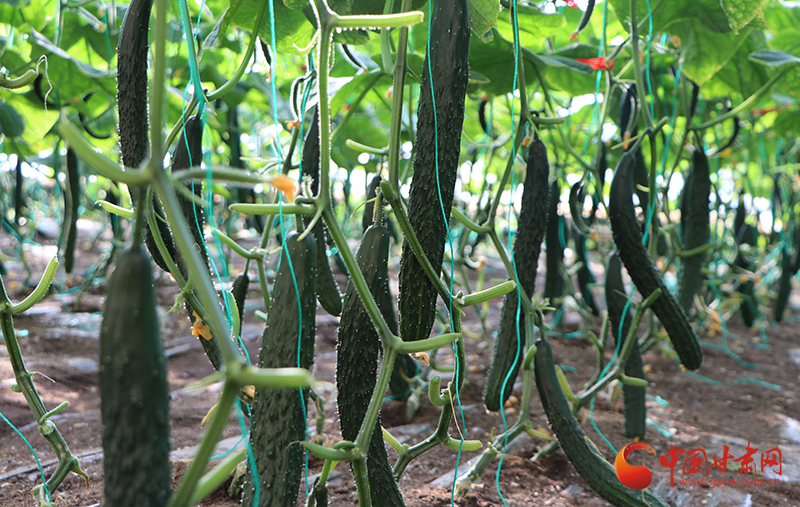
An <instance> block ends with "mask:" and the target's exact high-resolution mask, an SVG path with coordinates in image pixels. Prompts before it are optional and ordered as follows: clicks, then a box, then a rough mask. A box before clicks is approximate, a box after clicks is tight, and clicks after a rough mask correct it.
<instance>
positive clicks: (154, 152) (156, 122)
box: [148, 0, 199, 172]
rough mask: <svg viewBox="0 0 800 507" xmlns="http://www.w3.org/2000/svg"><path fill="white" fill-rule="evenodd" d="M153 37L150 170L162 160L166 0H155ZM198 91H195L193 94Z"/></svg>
mask: <svg viewBox="0 0 800 507" xmlns="http://www.w3.org/2000/svg"><path fill="white" fill-rule="evenodd" d="M155 3H156V12H155V21H153V22H152V23H154V25H155V26H154V28H153V32H154V37H153V75H152V78H151V79H152V81H151V83H152V84H151V89H150V163H149V164H148V167H150V171H151V172H153V171H154V170H155V169H156V168H159V169H160V168H161V166H162V165H163V161H164V148H163V141H162V139H163V137H164V135H163V131H162V127H163V124H164V106H165V103H166V101H165V98H166V87H165V83H166V80H165V76H166V70H167V39H168V35H167V0H155ZM198 92H199V90H198V91H196V92H195V95H197V94H198Z"/></svg>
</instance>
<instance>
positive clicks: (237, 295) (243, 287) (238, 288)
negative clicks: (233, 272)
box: [231, 271, 250, 323]
mask: <svg viewBox="0 0 800 507" xmlns="http://www.w3.org/2000/svg"><path fill="white" fill-rule="evenodd" d="M249 288H250V277H249V276H247V271H244V272H242V274H241V275H239V276H237V277H236V279H235V280H234V281H233V285H232V286H231V295H232V296H233V300H234V301H235V302H236V308H237V309H238V310H239V322H240V323H241V322H242V320H243V319H244V304H245V302H246V301H247V289H249Z"/></svg>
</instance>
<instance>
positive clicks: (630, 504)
mask: <svg viewBox="0 0 800 507" xmlns="http://www.w3.org/2000/svg"><path fill="white" fill-rule="evenodd" d="M534 364H535V368H534V372H535V375H536V388H537V389H538V390H539V397H540V398H541V400H542V407H543V408H544V411H545V414H547V420H548V421H549V422H550V427H551V428H552V429H553V433H555V434H556V437H558V442H559V443H560V444H561V448H562V449H564V453H566V455H567V457H568V458H569V461H570V462H571V463H572V466H574V467H575V470H576V471H577V472H578V473H579V474H580V476H581V477H583V478H584V480H586V482H587V483H589V486H590V487H591V488H592V489H593V490H594V491H595V492H596V493H597V494H598V495H600V496H601V497H603V498H604V499H606V500H607V501H608V502H609V503H611V504H612V505H615V506H616V507H648V506H649V507H668V506H667V504H666V503H665V502H664V501H663V500H662V499H661V498H660V497H658V496H656V495H654V494H652V493H650V491H648V490H644V491H637V490H633V489H630V488H627V487H625V486H623V485H622V483H621V482H620V481H619V479H618V478H617V475H616V473H615V472H614V468H613V467H612V466H611V464H610V463H609V462H608V461H606V459H605V458H604V457H603V455H602V454H600V451H599V450H598V449H597V447H596V446H595V445H594V443H592V442H591V440H589V437H587V436H586V433H584V432H583V429H582V428H581V426H580V424H578V421H577V420H576V419H575V416H574V415H572V410H571V409H570V406H569V403H567V399H566V397H565V396H564V392H563V391H562V390H561V385H560V384H559V382H558V377H557V376H556V367H555V364H554V362H553V352H552V350H551V349H550V343H549V342H548V341H547V339H546V338H540V339H538V340H537V341H536V356H535V358H534Z"/></svg>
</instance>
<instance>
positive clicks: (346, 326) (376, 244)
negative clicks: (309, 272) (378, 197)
mask: <svg viewBox="0 0 800 507" xmlns="http://www.w3.org/2000/svg"><path fill="white" fill-rule="evenodd" d="M388 258H389V231H388V230H387V229H386V228H385V227H383V226H380V225H372V226H370V227H369V228H368V229H367V231H366V232H365V233H364V236H363V238H361V247H360V248H359V249H358V254H357V256H356V261H357V262H358V267H359V269H361V272H362V273H363V275H364V280H366V282H367V285H368V286H369V288H370V292H371V293H372V296H373V297H374V298H375V299H376V301H377V302H378V305H379V306H380V307H381V313H383V315H384V317H385V316H386V314H387V308H386V306H385V303H387V302H389V303H390V304H391V301H387V299H386V294H387V293H388V291H389V265H388ZM388 310H390V311H391V312H392V315H393V314H394V310H393V309H392V308H388ZM380 350H381V343H380V338H379V337H378V332H377V330H376V329H375V325H374V324H373V323H372V320H371V319H370V317H369V315H368V314H367V310H366V308H365V307H364V303H363V302H362V301H361V299H360V298H359V297H358V291H357V290H356V287H355V285H354V284H353V282H352V280H351V281H350V282H349V283H348V284H347V291H346V292H345V296H344V307H343V309H342V318H341V320H340V321H339V340H338V345H337V347H336V351H337V360H336V387H337V389H338V392H339V395H338V397H337V401H338V404H339V421H340V424H341V428H342V437H344V439H345V440H350V441H354V440H355V439H356V436H357V435H358V431H359V429H360V428H361V423H362V421H363V420H364V416H365V415H366V413H367V407H368V405H369V401H370V398H371V397H372V391H373V390H374V389H375V382H376V375H377V370H378V353H379V352H380ZM367 476H368V478H369V490H370V495H371V497H372V505H374V506H376V507H395V506H398V507H400V506H402V505H404V504H403V497H402V495H401V494H400V489H399V488H398V486H397V482H396V481H395V479H394V474H393V473H392V467H391V466H390V465H389V458H388V455H387V454H386V448H385V447H384V443H383V432H382V431H381V425H380V417H378V420H377V421H376V422H375V428H374V430H373V432H372V438H371V440H370V444H369V449H368V452H367Z"/></svg>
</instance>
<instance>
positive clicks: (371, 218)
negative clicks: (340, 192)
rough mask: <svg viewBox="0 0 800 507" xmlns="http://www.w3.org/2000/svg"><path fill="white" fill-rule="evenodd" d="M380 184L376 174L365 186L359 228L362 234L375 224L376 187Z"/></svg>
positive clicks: (378, 175) (379, 178) (379, 177)
mask: <svg viewBox="0 0 800 507" xmlns="http://www.w3.org/2000/svg"><path fill="white" fill-rule="evenodd" d="M380 184H381V175H380V174H376V175H375V176H373V177H372V180H370V182H369V185H367V197H366V199H367V203H366V204H365V205H364V215H363V216H362V217H361V228H362V231H363V232H366V231H367V228H369V226H370V225H372V224H373V223H375V202H374V201H372V199H375V196H376V195H377V194H378V187H379V186H380Z"/></svg>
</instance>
